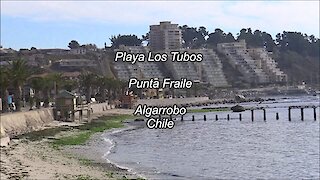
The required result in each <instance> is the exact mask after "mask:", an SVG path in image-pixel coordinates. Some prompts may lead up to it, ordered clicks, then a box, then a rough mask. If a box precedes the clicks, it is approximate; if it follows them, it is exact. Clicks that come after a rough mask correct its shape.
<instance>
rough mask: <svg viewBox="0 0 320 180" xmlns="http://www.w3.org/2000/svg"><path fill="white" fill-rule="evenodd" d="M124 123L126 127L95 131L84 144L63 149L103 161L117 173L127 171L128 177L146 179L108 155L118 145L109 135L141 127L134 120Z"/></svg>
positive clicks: (93, 159) (95, 160) (99, 161)
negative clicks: (134, 123)
mask: <svg viewBox="0 0 320 180" xmlns="http://www.w3.org/2000/svg"><path fill="white" fill-rule="evenodd" d="M123 124H124V127H122V128H113V129H109V130H106V131H104V132H101V133H95V134H94V135H92V137H91V138H90V139H89V140H88V141H87V142H86V143H85V144H84V145H75V146H70V147H66V148H65V149H64V150H63V151H65V152H67V153H72V154H74V155H76V156H81V157H84V158H86V159H89V160H92V161H94V162H95V163H101V164H102V165H106V166H110V167H111V168H112V169H114V170H115V173H119V172H121V173H125V174H126V178H128V179H132V178H133V179H137V178H141V179H146V177H145V176H144V175H143V174H139V173H138V172H134V171H133V170H132V169H131V168H129V167H125V166H121V165H119V164H117V163H115V162H112V161H111V160H110V159H108V155H109V154H110V153H111V152H112V150H113V149H114V148H115V147H116V142H114V140H113V139H111V138H110V137H107V136H109V135H111V134H115V133H122V132H125V131H131V130H136V129H139V128H141V127H139V126H136V125H133V124H132V122H123ZM88 149H89V150H88ZM93 152H94V153H93ZM110 167H109V168H110Z"/></svg>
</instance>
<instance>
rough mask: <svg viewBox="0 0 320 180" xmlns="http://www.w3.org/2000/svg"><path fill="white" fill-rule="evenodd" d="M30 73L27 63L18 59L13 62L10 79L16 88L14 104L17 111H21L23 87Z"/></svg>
mask: <svg viewBox="0 0 320 180" xmlns="http://www.w3.org/2000/svg"><path fill="white" fill-rule="evenodd" d="M29 75H30V73H29V70H28V68H27V64H26V61H24V60H22V59H18V60H15V61H13V62H12V64H11V68H10V77H11V81H12V85H13V87H14V102H15V105H16V111H21V96H22V86H23V85H24V83H25V82H26V80H27V78H28V77H29Z"/></svg>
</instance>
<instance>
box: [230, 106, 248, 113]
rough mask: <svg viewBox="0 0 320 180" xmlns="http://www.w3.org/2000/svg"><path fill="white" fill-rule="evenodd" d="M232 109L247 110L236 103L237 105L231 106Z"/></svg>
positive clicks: (237, 110) (234, 110)
mask: <svg viewBox="0 0 320 180" xmlns="http://www.w3.org/2000/svg"><path fill="white" fill-rule="evenodd" d="M231 110H232V111H233V112H242V111H245V109H244V107H242V106H240V105H236V106H233V107H231Z"/></svg>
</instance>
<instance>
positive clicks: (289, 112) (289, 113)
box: [288, 107, 291, 121]
mask: <svg viewBox="0 0 320 180" xmlns="http://www.w3.org/2000/svg"><path fill="white" fill-rule="evenodd" d="M288 118H289V121H291V107H289V109H288Z"/></svg>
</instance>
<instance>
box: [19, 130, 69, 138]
mask: <svg viewBox="0 0 320 180" xmlns="http://www.w3.org/2000/svg"><path fill="white" fill-rule="evenodd" d="M67 130H70V127H56V128H49V129H43V130H40V131H32V132H29V133H26V134H23V135H20V136H17V138H19V139H20V138H25V139H28V140H30V141H39V140H42V139H43V138H48V137H53V136H55V135H56V134H58V133H60V132H61V131H67Z"/></svg>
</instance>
